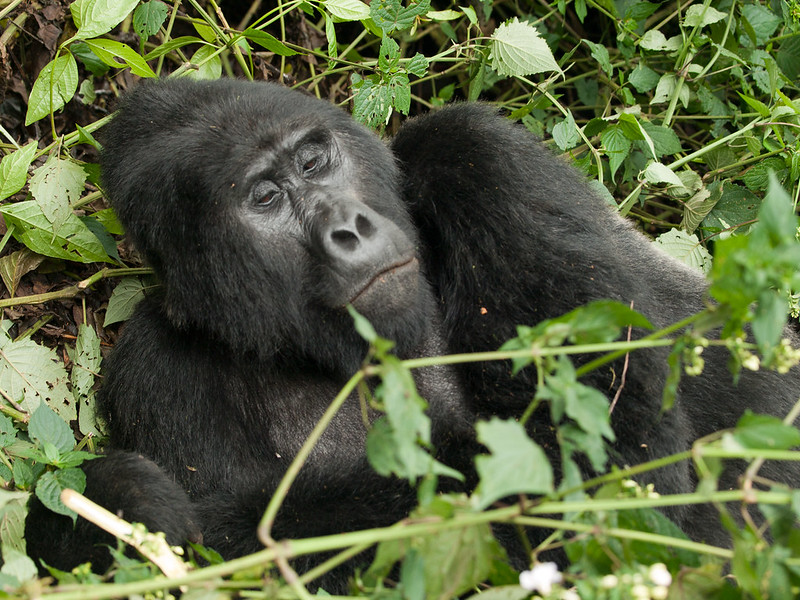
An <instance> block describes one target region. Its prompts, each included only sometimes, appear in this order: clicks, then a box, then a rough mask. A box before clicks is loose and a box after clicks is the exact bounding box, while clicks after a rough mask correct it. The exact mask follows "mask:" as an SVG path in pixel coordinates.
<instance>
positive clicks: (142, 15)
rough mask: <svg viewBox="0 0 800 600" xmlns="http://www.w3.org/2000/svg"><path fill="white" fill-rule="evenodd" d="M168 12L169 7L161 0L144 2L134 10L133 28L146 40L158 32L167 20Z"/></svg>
mask: <svg viewBox="0 0 800 600" xmlns="http://www.w3.org/2000/svg"><path fill="white" fill-rule="evenodd" d="M168 12H169V8H168V7H167V5H166V4H164V3H163V2H161V0H148V1H147V2H142V3H141V4H140V5H139V6H137V7H136V10H135V11H133V30H134V31H135V32H136V34H137V35H138V36H139V37H140V38H142V40H146V39H147V38H149V37H150V36H151V35H155V34H157V33H158V30H159V29H161V26H162V25H163V24H164V21H166V20H167V13H168Z"/></svg>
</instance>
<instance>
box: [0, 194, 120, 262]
mask: <svg viewBox="0 0 800 600" xmlns="http://www.w3.org/2000/svg"><path fill="white" fill-rule="evenodd" d="M0 214H2V215H3V217H4V218H5V220H6V223H7V224H9V225H12V224H13V225H14V238H15V239H16V240H18V241H19V242H22V243H23V244H25V245H26V246H27V247H28V248H30V249H31V250H33V251H34V252H36V253H38V254H43V255H45V256H51V257H53V258H63V259H65V260H72V261H76V262H82V263H91V262H113V261H112V260H111V259H110V258H109V257H108V255H107V254H106V252H105V250H103V246H102V244H101V243H100V241H99V240H98V239H97V238H96V237H95V236H94V235H93V234H92V233H91V232H90V231H89V230H88V229H87V227H86V225H84V224H83V223H82V222H81V220H80V219H79V218H78V217H77V216H75V213H70V214H69V215H68V216H67V219H66V221H65V222H64V225H63V226H62V227H61V228H60V229H59V230H58V231H57V232H56V233H55V234H54V233H53V231H52V225H51V223H50V221H49V220H48V218H47V217H46V216H45V215H44V213H43V212H42V209H41V208H40V207H39V205H38V204H36V202H34V201H33V200H27V201H25V202H17V203H16V204H9V205H6V206H3V207H0Z"/></svg>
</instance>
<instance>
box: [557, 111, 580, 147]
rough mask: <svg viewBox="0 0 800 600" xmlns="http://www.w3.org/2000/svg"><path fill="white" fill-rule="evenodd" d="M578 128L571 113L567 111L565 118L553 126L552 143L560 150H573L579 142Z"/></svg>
mask: <svg viewBox="0 0 800 600" xmlns="http://www.w3.org/2000/svg"><path fill="white" fill-rule="evenodd" d="M580 139H581V138H580V136H579V135H578V128H577V126H576V125H575V117H573V116H572V111H567V116H566V117H565V118H564V119H563V120H562V121H559V122H558V123H556V124H555V125H554V126H553V141H554V142H555V143H556V145H557V146H558V147H559V148H560V149H561V150H562V151H565V150H569V149H570V148H574V147H575V146H576V145H577V144H578V142H579V141H580Z"/></svg>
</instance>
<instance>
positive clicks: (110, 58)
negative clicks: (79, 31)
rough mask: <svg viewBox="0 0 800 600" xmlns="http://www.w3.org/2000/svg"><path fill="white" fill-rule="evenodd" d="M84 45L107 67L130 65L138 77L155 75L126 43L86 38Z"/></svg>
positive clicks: (118, 67) (132, 71)
mask: <svg viewBox="0 0 800 600" xmlns="http://www.w3.org/2000/svg"><path fill="white" fill-rule="evenodd" d="M86 45H87V46H89V48H91V50H92V52H94V53H95V54H96V55H97V57H98V58H99V59H100V60H102V61H103V62H104V63H105V64H107V65H108V66H109V67H115V68H117V69H120V68H124V67H130V69H131V73H133V74H134V75H138V76H139V77H150V78H153V77H155V76H156V74H155V73H154V72H153V69H151V68H150V65H148V64H147V62H145V60H144V58H142V57H141V55H139V54H138V53H137V52H136V51H135V50H134V49H133V48H131V47H130V46H128V45H127V44H123V43H122V42H117V41H116V40H106V39H97V40H86ZM117 59H120V60H117ZM120 61H121V62H120Z"/></svg>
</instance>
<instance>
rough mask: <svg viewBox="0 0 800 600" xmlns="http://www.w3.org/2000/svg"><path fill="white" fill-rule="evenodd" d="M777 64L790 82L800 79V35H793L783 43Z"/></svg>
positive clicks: (776, 56)
mask: <svg viewBox="0 0 800 600" xmlns="http://www.w3.org/2000/svg"><path fill="white" fill-rule="evenodd" d="M775 62H777V63H778V66H779V67H780V69H781V71H783V74H784V75H786V77H787V78H788V79H789V80H790V81H795V80H797V78H798V77H800V35H793V36H791V37H789V38H787V39H785V40H783V41H782V42H781V45H780V48H779V49H778V52H777V54H776V55H775Z"/></svg>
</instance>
